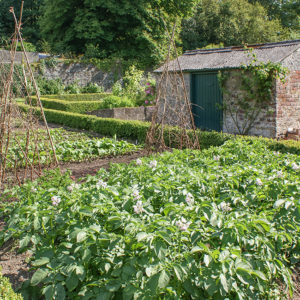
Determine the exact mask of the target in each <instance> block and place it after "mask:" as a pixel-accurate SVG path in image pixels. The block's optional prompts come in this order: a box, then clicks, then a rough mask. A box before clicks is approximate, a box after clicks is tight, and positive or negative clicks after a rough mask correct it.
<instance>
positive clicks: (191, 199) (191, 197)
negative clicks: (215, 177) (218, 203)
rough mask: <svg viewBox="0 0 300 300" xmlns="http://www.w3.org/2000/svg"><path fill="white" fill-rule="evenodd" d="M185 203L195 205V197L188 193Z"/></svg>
mask: <svg viewBox="0 0 300 300" xmlns="http://www.w3.org/2000/svg"><path fill="white" fill-rule="evenodd" d="M185 202H186V203H187V204H188V205H193V204H194V196H193V195H192V194H191V193H187V195H186V197H185Z"/></svg>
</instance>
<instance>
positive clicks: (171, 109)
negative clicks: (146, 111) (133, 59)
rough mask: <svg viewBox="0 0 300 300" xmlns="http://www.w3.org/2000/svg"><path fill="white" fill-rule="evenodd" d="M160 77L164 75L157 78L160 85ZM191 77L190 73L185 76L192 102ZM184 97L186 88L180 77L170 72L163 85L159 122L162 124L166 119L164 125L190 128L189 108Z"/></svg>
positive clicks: (188, 96)
mask: <svg viewBox="0 0 300 300" xmlns="http://www.w3.org/2000/svg"><path fill="white" fill-rule="evenodd" d="M160 76H162V74H159V75H158V76H157V78H156V82H157V83H158V84H159V83H160ZM190 76H191V74H190V73H184V74H183V77H184V84H185V88H186V93H187V95H186V96H187V99H188V101H190ZM184 97H185V93H184V86H183V82H182V79H181V77H180V75H179V74H178V73H171V72H170V73H169V74H168V77H166V78H165V79H164V80H163V82H162V84H161V97H160V100H159V106H158V114H157V121H158V122H160V121H161V119H162V118H164V124H168V125H172V126H182V127H186V128H190V127H191V119H190V113H189V107H188V106H187V104H186V102H185V101H184V99H185V98H184ZM189 103H190V102H189Z"/></svg>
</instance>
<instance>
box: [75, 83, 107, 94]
mask: <svg viewBox="0 0 300 300" xmlns="http://www.w3.org/2000/svg"><path fill="white" fill-rule="evenodd" d="M80 91H81V93H84V94H89V93H104V88H103V87H102V86H99V85H98V84H97V83H92V82H90V83H89V84H88V85H86V86H85V87H83V88H81V90H80Z"/></svg>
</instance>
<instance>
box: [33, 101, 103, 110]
mask: <svg viewBox="0 0 300 300" xmlns="http://www.w3.org/2000/svg"><path fill="white" fill-rule="evenodd" d="M41 101H42V104H43V107H44V108H49V109H55V110H60V111H67V112H74V113H80V114H84V113H86V112H89V111H93V110H97V109H101V108H102V107H103V104H102V103H101V101H65V100H56V99H47V98H43V97H42V98H41ZM32 103H33V105H36V98H35V97H33V98H32Z"/></svg>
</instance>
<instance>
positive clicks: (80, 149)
mask: <svg viewBox="0 0 300 300" xmlns="http://www.w3.org/2000/svg"><path fill="white" fill-rule="evenodd" d="M36 136H37V147H38V149H39V151H38V153H39V157H40V162H41V163H42V164H48V163H50V157H51V156H52V150H51V147H50V145H49V143H47V142H46V140H45V139H46V138H47V135H46V132H45V131H44V130H39V131H38V132H37V135H36ZM36 136H31V139H30V142H29V151H28V159H29V161H30V162H37V161H38V158H37V155H38V154H37V152H35V151H34V149H35V147H36V146H35V144H36ZM51 136H52V138H53V142H54V146H55V149H56V155H57V158H58V160H59V161H60V162H72V161H84V160H88V159H93V158H97V157H103V156H108V155H120V154H124V153H127V152H133V151H136V150H138V149H140V147H139V146H135V145H133V144H131V143H128V142H126V141H117V140H116V139H110V138H95V137H91V136H90V135H88V134H85V133H79V132H69V131H66V130H64V129H62V128H59V129H51ZM17 141H18V142H16V140H14V139H11V145H10V147H9V150H8V151H9V152H8V167H12V166H13V162H15V161H18V162H25V159H24V153H25V147H26V136H25V135H24V134H23V133H20V135H19V136H18V135H17ZM19 145H20V146H21V147H22V148H23V151H20V146H19ZM49 154H50V155H49Z"/></svg>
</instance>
